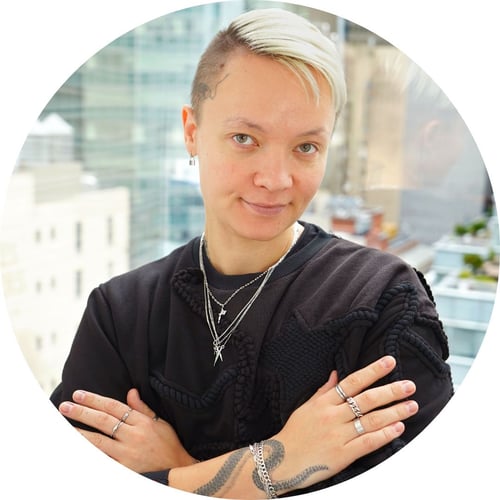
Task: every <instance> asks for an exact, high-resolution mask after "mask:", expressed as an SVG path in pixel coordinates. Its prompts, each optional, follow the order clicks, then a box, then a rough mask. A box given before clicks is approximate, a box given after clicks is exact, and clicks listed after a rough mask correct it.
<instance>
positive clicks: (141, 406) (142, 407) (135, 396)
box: [127, 389, 156, 418]
mask: <svg viewBox="0 0 500 500" xmlns="http://www.w3.org/2000/svg"><path fill="white" fill-rule="evenodd" d="M127 404H128V405H129V406H130V408H132V409H133V410H136V411H138V412H139V413H142V414H143V415H146V416H148V417H150V418H154V417H155V416H156V413H155V412H154V411H153V410H152V409H151V408H150V407H149V406H148V405H147V404H146V403H145V402H144V401H143V400H142V399H141V396H140V394H139V391H138V390H137V389H130V391H128V394H127Z"/></svg>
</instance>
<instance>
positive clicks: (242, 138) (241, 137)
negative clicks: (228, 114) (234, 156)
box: [232, 134, 255, 146]
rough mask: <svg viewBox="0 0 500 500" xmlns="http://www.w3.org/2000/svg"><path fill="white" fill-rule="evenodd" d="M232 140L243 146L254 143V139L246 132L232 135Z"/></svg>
mask: <svg viewBox="0 0 500 500" xmlns="http://www.w3.org/2000/svg"><path fill="white" fill-rule="evenodd" d="M232 139H233V141H234V142H236V143H238V144H242V145H243V146H250V145H252V144H255V141H254V139H253V138H252V137H251V136H249V135H247V134H236V135H233V136H232Z"/></svg>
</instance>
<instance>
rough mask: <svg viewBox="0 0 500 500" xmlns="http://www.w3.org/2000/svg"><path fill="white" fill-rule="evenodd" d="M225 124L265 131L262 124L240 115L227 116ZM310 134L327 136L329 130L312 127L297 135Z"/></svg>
mask: <svg viewBox="0 0 500 500" xmlns="http://www.w3.org/2000/svg"><path fill="white" fill-rule="evenodd" d="M224 123H225V124H226V125H231V126H234V125H238V126H245V127H248V128H250V129H254V130H258V131H259V132H265V131H266V130H265V128H264V127H263V126H262V125H259V124H258V123H254V122H252V121H250V120H247V119H246V118H242V117H234V118H228V119H227V120H225V121H224ZM311 135H325V136H326V137H328V136H329V132H328V130H327V129H326V127H317V128H313V129H311V130H306V131H304V132H303V133H300V134H298V136H297V137H308V136H311Z"/></svg>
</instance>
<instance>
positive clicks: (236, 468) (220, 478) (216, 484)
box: [194, 439, 328, 496]
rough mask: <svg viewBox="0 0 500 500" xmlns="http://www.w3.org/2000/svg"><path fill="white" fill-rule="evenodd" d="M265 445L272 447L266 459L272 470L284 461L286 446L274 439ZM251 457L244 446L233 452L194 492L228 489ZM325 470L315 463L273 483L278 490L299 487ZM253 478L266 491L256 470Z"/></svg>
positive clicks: (215, 491) (212, 492)
mask: <svg viewBox="0 0 500 500" xmlns="http://www.w3.org/2000/svg"><path fill="white" fill-rule="evenodd" d="M264 445H265V446H266V447H267V448H268V449H270V452H269V455H268V457H267V459H266V466H267V468H268V471H269V472H271V471H272V470H273V469H275V468H276V467H278V466H279V465H280V464H281V462H282V461H283V459H284V457H285V447H284V446H283V445H282V444H281V443H280V442H279V441H276V440H274V439H272V440H269V441H264ZM250 457H251V454H250V451H249V450H247V449H246V448H242V449H240V450H236V451H235V452H233V453H231V455H229V457H228V458H227V460H226V461H225V462H224V464H223V465H222V467H221V468H220V469H219V471H218V472H217V474H216V475H215V476H214V478H213V479H212V480H210V481H209V482H208V483H207V484H205V485H203V486H201V487H200V488H198V489H197V490H195V491H194V493H197V494H199V495H205V496H214V495H215V494H216V493H218V492H220V491H221V490H224V489H228V488H229V487H230V486H231V485H232V484H234V482H235V481H236V480H237V479H238V476H239V474H240V471H241V469H242V467H243V465H244V464H245V463H246V462H247V461H248V460H249V459H250ZM324 470H328V467H327V466H326V465H313V466H311V467H307V468H306V469H305V470H303V471H302V472H300V473H299V474H297V475H295V476H293V477H291V478H289V479H285V480H282V481H279V482H277V483H273V486H274V489H275V490H276V492H279V491H285V490H290V489H295V488H298V487H300V486H301V485H302V484H303V483H304V482H305V481H306V480H307V479H308V478H309V477H310V476H312V475H313V474H314V473H316V472H319V471H324ZM252 478H253V482H254V484H255V486H257V488H258V489H260V490H262V491H265V489H264V485H263V484H262V482H261V480H260V479H259V475H258V474H257V471H256V470H254V472H253V475H252Z"/></svg>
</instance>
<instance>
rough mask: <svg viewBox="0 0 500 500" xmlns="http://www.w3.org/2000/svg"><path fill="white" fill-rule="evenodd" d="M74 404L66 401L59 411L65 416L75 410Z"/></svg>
mask: <svg viewBox="0 0 500 500" xmlns="http://www.w3.org/2000/svg"><path fill="white" fill-rule="evenodd" d="M73 406H74V405H73V403H70V402H68V401H65V402H64V403H61V404H60V405H59V411H60V412H61V413H64V414H68V413H70V412H71V409H72V408H73Z"/></svg>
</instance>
